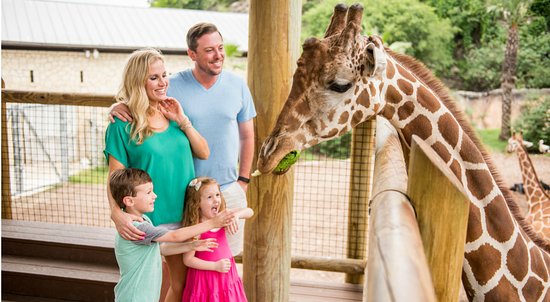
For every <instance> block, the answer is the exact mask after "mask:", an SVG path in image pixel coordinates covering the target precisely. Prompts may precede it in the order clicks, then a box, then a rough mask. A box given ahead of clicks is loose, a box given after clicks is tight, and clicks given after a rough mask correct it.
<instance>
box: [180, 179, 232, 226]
mask: <svg viewBox="0 0 550 302" xmlns="http://www.w3.org/2000/svg"><path fill="white" fill-rule="evenodd" d="M209 185H216V186H218V189H220V184H218V182H217V181H216V180H215V179H213V178H211V177H197V178H194V179H193V180H192V181H191V182H190V183H189V185H188V186H187V190H186V191H185V209H184V212H183V222H182V225H183V226H184V227H186V226H191V225H195V224H197V223H199V222H200V206H201V193H202V191H203V190H204V188H205V187H206V186H209ZM220 193H221V189H220ZM223 210H225V199H224V198H223V195H221V204H220V208H219V209H218V212H221V211H223Z"/></svg>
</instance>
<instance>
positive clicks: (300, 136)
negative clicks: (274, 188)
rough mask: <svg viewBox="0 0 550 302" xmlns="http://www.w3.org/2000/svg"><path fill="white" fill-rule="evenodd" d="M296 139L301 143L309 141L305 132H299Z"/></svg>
mask: <svg viewBox="0 0 550 302" xmlns="http://www.w3.org/2000/svg"><path fill="white" fill-rule="evenodd" d="M296 140H297V141H298V142H299V143H300V144H301V145H304V144H305V143H306V142H307V141H306V136H305V135H303V134H298V135H297V136H296Z"/></svg>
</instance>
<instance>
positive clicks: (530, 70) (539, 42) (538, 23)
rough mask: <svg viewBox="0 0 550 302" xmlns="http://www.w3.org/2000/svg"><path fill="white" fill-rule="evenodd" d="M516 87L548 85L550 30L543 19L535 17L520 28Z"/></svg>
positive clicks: (549, 83) (549, 77)
mask: <svg viewBox="0 0 550 302" xmlns="http://www.w3.org/2000/svg"><path fill="white" fill-rule="evenodd" d="M521 29H522V30H521V35H520V45H519V47H520V51H519V53H518V70H517V78H518V79H517V83H516V86H517V87H529V88H545V87H550V32H548V31H547V30H546V29H545V24H544V19H543V18H536V19H534V20H533V22H531V24H529V26H526V27H522V28H521Z"/></svg>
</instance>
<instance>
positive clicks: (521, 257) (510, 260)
mask: <svg viewBox="0 0 550 302" xmlns="http://www.w3.org/2000/svg"><path fill="white" fill-rule="evenodd" d="M528 255H529V251H528V250H527V246H526V245H525V242H524V241H523V238H522V237H520V236H518V238H517V239H516V243H515V244H514V247H512V248H511V249H510V250H509V251H508V255H507V256H506V259H507V265H508V269H509V270H510V273H511V274H512V275H513V276H514V278H516V280H523V278H524V277H525V275H527V273H528V268H529V256H528Z"/></svg>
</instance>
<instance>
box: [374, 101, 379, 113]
mask: <svg viewBox="0 0 550 302" xmlns="http://www.w3.org/2000/svg"><path fill="white" fill-rule="evenodd" d="M378 108H380V103H376V104H374V112H375V113H376V112H378Z"/></svg>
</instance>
